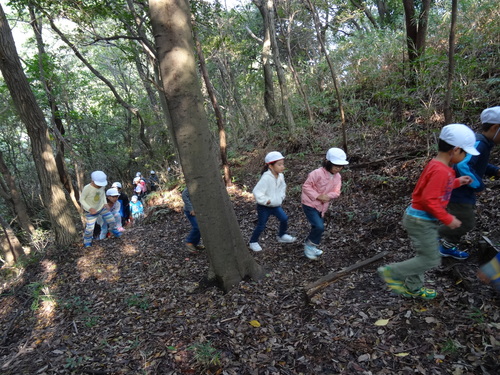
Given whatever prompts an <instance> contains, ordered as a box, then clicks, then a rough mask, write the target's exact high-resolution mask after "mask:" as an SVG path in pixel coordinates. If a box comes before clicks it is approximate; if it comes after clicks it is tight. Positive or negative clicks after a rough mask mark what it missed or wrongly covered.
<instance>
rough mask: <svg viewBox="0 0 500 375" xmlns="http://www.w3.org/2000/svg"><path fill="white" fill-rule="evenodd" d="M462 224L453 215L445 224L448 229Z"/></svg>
mask: <svg viewBox="0 0 500 375" xmlns="http://www.w3.org/2000/svg"><path fill="white" fill-rule="evenodd" d="M461 225H462V222H461V221H460V220H458V219H457V218H456V217H455V216H453V220H452V222H451V223H450V224H448V225H447V227H448V228H450V229H456V228H458V227H460V226H461Z"/></svg>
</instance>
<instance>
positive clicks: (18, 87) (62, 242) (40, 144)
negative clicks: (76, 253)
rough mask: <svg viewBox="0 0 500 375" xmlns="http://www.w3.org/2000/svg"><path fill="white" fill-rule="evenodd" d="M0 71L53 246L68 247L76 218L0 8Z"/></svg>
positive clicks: (74, 235)
mask: <svg viewBox="0 0 500 375" xmlns="http://www.w3.org/2000/svg"><path fill="white" fill-rule="evenodd" d="M0 70H1V71H2V75H3V77H4V80H5V83H6V85H7V87H8V88H9V91H10V94H11V96H12V100H13V102H14V105H15V107H16V109H17V112H18V113H19V117H20V118H21V120H22V121H23V123H24V124H25V125H26V130H27V132H28V136H29V137H30V139H31V150H32V155H33V160H34V163H35V167H36V171H37V173H38V178H39V180H40V186H41V191H42V199H43V203H44V205H45V207H46V209H47V213H48V216H49V217H50V221H51V224H52V229H53V230H54V233H55V241H56V245H58V246H67V245H70V244H72V243H74V242H75V241H76V239H77V237H78V232H77V230H76V226H75V216H76V215H75V216H73V215H72V211H71V209H70V206H69V205H68V202H67V200H66V195H65V193H64V189H63V187H62V184H61V182H60V181H59V174H58V172H57V166H56V162H55V159H54V152H53V149H52V146H51V144H50V139H49V132H48V127H47V123H46V122H45V118H44V116H43V113H42V110H41V109H40V107H39V106H38V104H37V102H36V99H35V96H34V94H33V92H32V91H31V88H30V86H29V83H28V80H27V78H26V76H25V75H24V72H23V69H22V66H21V62H20V61H19V56H18V54H17V51H16V47H15V44H14V39H13V37H12V33H11V31H10V27H9V24H8V23H7V19H6V17H5V13H4V11H3V8H2V7H1V6H0Z"/></svg>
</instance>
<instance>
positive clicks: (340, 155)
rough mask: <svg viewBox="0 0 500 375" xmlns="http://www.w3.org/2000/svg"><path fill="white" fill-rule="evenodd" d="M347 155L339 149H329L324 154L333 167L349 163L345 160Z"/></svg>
mask: <svg viewBox="0 0 500 375" xmlns="http://www.w3.org/2000/svg"><path fill="white" fill-rule="evenodd" d="M346 159H347V155H346V154H345V152H344V150H342V149H340V148H336V147H334V148H331V149H329V150H328V151H327V153H326V160H328V161H329V162H331V163H332V164H335V165H347V164H349V162H348V161H347V160H346Z"/></svg>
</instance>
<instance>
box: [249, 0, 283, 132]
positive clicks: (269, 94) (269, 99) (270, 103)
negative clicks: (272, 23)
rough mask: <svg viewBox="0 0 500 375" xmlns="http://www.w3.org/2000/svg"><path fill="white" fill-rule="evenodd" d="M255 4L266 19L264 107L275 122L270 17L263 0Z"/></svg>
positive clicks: (263, 49)
mask: <svg viewBox="0 0 500 375" xmlns="http://www.w3.org/2000/svg"><path fill="white" fill-rule="evenodd" d="M253 3H254V4H255V6H256V7H257V8H258V9H259V11H260V13H261V15H262V19H263V20H264V40H263V41H262V69H263V71H264V107H265V108H266V111H267V114H268V115H269V118H270V120H271V123H273V124H275V123H276V121H277V118H278V114H277V113H276V101H275V99H274V82H273V68H272V66H271V60H272V56H273V53H272V47H271V31H270V30H269V19H267V18H268V17H267V12H266V11H265V9H264V8H265V6H264V5H263V0H253Z"/></svg>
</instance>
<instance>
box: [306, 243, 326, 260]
mask: <svg viewBox="0 0 500 375" xmlns="http://www.w3.org/2000/svg"><path fill="white" fill-rule="evenodd" d="M304 245H307V246H310V247H313V248H314V252H315V253H316V256H320V255H322V254H323V250H320V249H318V245H316V244H315V243H312V242H311V241H310V240H307V241H306V243H305V244H304Z"/></svg>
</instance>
